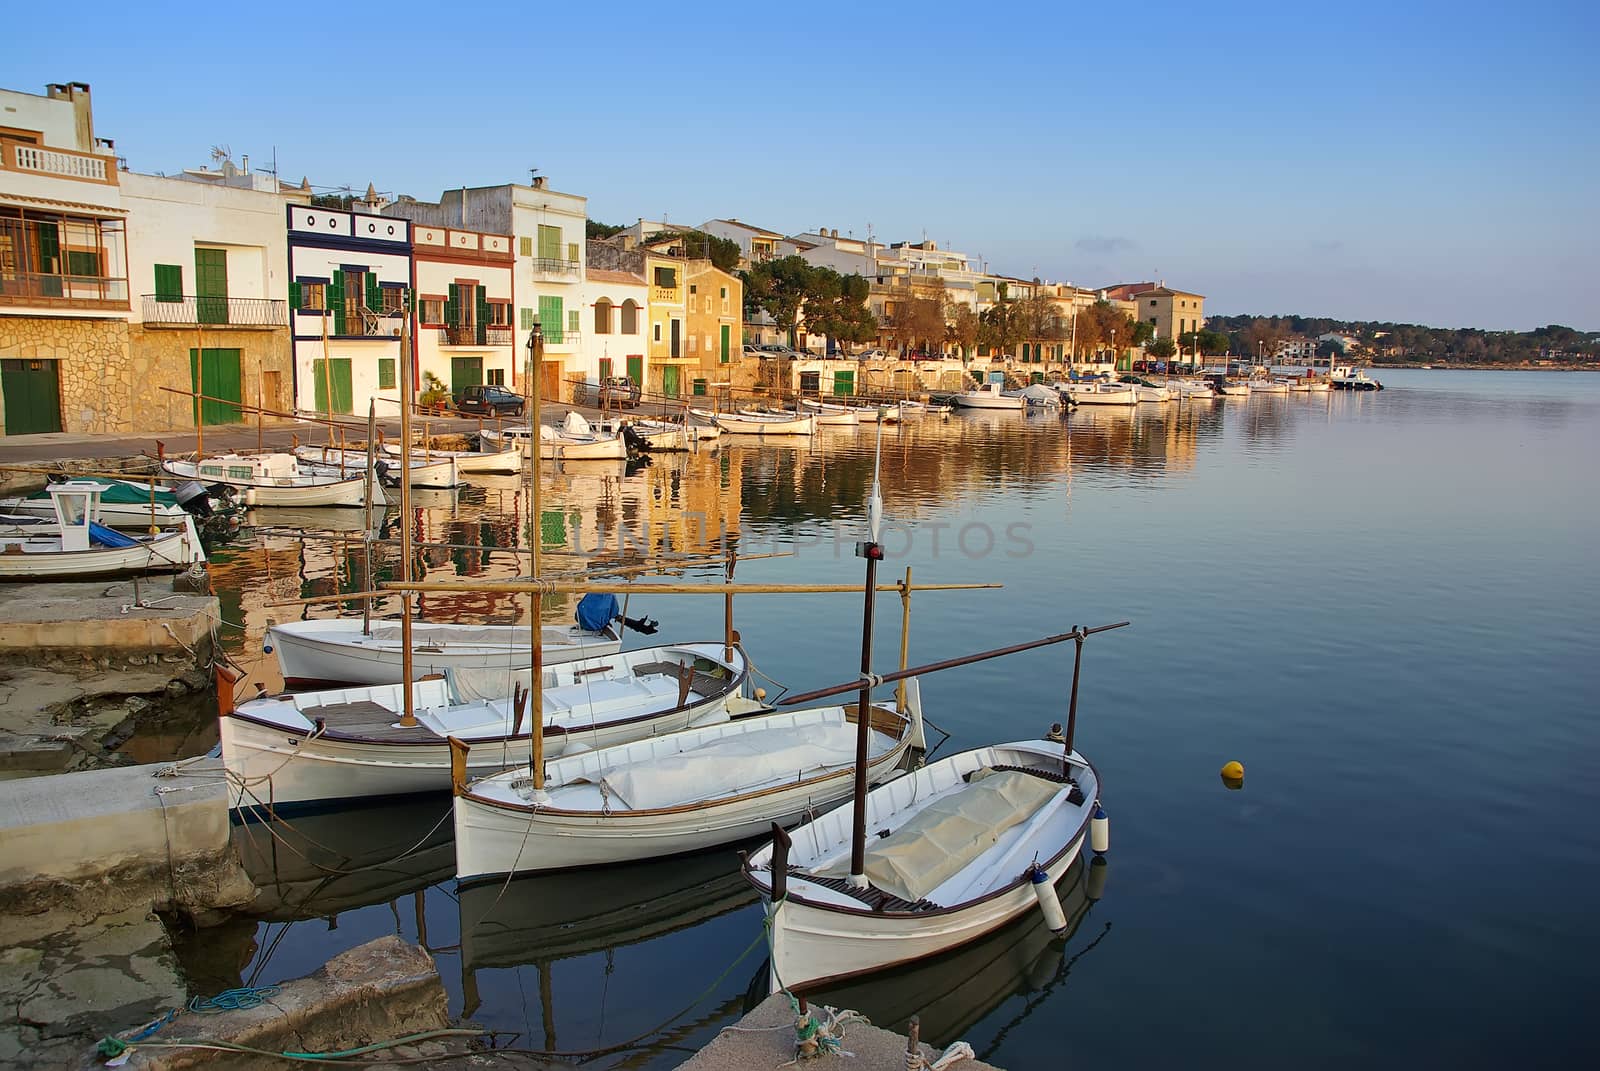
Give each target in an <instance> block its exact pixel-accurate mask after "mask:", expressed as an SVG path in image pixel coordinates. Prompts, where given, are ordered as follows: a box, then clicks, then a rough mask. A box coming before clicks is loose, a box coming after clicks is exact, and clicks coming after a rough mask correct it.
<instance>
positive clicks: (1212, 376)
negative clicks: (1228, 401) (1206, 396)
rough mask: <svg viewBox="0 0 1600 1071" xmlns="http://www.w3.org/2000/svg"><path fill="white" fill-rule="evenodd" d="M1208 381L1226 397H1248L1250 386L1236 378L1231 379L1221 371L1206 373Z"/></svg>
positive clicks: (1218, 392) (1217, 391)
mask: <svg viewBox="0 0 1600 1071" xmlns="http://www.w3.org/2000/svg"><path fill="white" fill-rule="evenodd" d="M1206 382H1208V383H1210V384H1211V389H1212V390H1213V391H1215V392H1216V393H1217V394H1218V395H1219V396H1221V397H1224V398H1248V397H1249V396H1250V388H1249V387H1248V386H1246V385H1245V384H1244V383H1242V382H1240V381H1239V380H1236V379H1229V378H1228V377H1227V376H1226V375H1224V374H1223V373H1221V372H1211V373H1208V374H1207V375H1206Z"/></svg>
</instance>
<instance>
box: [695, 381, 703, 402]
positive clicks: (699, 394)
mask: <svg viewBox="0 0 1600 1071" xmlns="http://www.w3.org/2000/svg"><path fill="white" fill-rule="evenodd" d="M694 396H695V397H696V398H704V397H705V396H706V381H705V380H703V379H697V380H695V381H694Z"/></svg>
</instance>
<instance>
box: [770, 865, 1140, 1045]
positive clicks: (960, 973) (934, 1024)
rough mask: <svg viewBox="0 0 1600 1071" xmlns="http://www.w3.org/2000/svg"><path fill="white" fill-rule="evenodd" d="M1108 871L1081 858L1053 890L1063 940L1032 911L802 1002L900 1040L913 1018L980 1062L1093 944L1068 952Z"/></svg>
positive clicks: (933, 1040)
mask: <svg viewBox="0 0 1600 1071" xmlns="http://www.w3.org/2000/svg"><path fill="white" fill-rule="evenodd" d="M1109 870H1110V867H1109V866H1108V865H1107V863H1106V860H1105V858H1104V857H1103V856H1100V857H1095V858H1093V859H1091V860H1089V861H1087V862H1085V860H1084V859H1083V858H1082V856H1080V857H1079V858H1078V859H1077V860H1076V861H1074V862H1073V864H1072V866H1070V867H1069V868H1067V872H1066V874H1064V875H1062V878H1061V881H1060V882H1058V883H1057V885H1056V893H1057V895H1058V896H1060V898H1061V907H1062V910H1063V911H1065V912H1066V916H1067V928H1066V929H1065V930H1064V931H1062V932H1061V933H1060V934H1054V933H1051V932H1050V930H1049V928H1048V927H1047V926H1046V925H1045V921H1044V916H1043V915H1042V914H1041V913H1039V912H1031V913H1030V914H1028V915H1026V916H1024V917H1023V918H1021V919H1019V920H1017V921H1016V922H1015V923H1014V924H1012V925H1010V926H1004V927H1002V928H1000V929H999V930H996V931H995V932H994V933H992V934H990V935H988V936H987V937H984V938H983V939H982V940H979V941H974V942H973V943H972V944H969V945H966V946H964V947H962V948H959V949H956V950H954V951H952V952H949V953H946V954H945V955H943V956H940V957H938V958H936V959H931V960H925V961H923V962H921V963H919V964H917V965H916V966H912V967H905V968H900V969H896V970H890V971H883V972H880V973H878V974H873V975H870V976H867V977H865V978H862V979H859V980H857V981H853V982H848V983H845V984H842V985H838V986H832V987H828V988H824V989H818V990H817V991H815V992H810V993H807V994H806V995H807V997H808V998H809V999H811V1001H812V1002H813V1003H817V1004H825V1005H828V1006H829V1007H834V1008H850V1009H853V1010H855V1011H858V1012H860V1013H861V1014H863V1015H865V1016H866V1017H867V1018H868V1019H870V1020H871V1021H872V1023H873V1025H875V1026H881V1027H883V1028H884V1029H886V1030H894V1031H898V1032H900V1033H905V1031H906V1029H907V1021H908V1020H909V1019H910V1018H911V1017H912V1016H913V1015H915V1016H917V1017H918V1018H919V1019H920V1020H921V1024H922V1040H923V1041H926V1042H928V1043H929V1044H931V1045H935V1046H937V1047H940V1048H943V1047H944V1046H946V1045H948V1044H950V1043H951V1042H954V1041H961V1040H965V1041H967V1042H969V1043H971V1045H972V1047H973V1048H974V1049H976V1050H977V1053H978V1058H979V1059H980V1060H981V1059H987V1058H988V1057H987V1055H986V1053H985V1049H984V1046H985V1045H986V1044H987V1045H989V1046H990V1047H993V1045H995V1044H997V1043H998V1042H999V1041H1000V1040H1001V1039H1003V1037H1004V1036H1005V1034H1006V1033H1007V1032H1008V1031H1009V1030H1010V1029H1011V1027H1013V1026H1015V1025H1016V1023H1017V1022H1020V1021H1021V1020H1022V1019H1025V1018H1026V1017H1027V1016H1028V1015H1030V1014H1031V1013H1032V1012H1033V1010H1034V1008H1035V1007H1037V1006H1038V1005H1039V1004H1041V1003H1043V1001H1044V1000H1046V999H1047V998H1048V997H1049V996H1050V994H1051V993H1053V992H1054V991H1055V990H1056V989H1058V988H1059V987H1060V986H1061V985H1062V984H1063V983H1065V981H1066V979H1067V975H1068V973H1069V972H1070V970H1071V968H1072V964H1073V961H1074V960H1076V959H1077V957H1078V956H1080V955H1082V954H1083V953H1084V952H1085V951H1087V949H1088V948H1089V947H1092V944H1093V943H1094V942H1098V940H1099V936H1100V935H1099V934H1098V933H1096V934H1092V935H1090V936H1091V938H1092V940H1091V942H1090V943H1089V944H1086V945H1085V946H1083V947H1078V948H1071V949H1069V945H1070V944H1071V943H1072V939H1073V937H1074V936H1075V935H1076V934H1077V932H1078V929H1079V927H1080V926H1081V925H1082V924H1083V922H1084V920H1085V919H1086V918H1087V917H1088V914H1089V910H1090V908H1091V907H1093V906H1094V903H1095V901H1096V900H1098V899H1100V895H1101V893H1102V892H1103V891H1104V888H1105V882H1106V877H1107V875H1108V873H1109ZM762 969H763V970H765V969H766V968H765V967H763V968H762ZM752 990H753V993H752V995H753V996H754V997H755V999H756V1000H757V1001H759V1000H760V999H761V998H763V997H765V996H766V977H765V976H764V975H763V976H762V977H761V978H760V979H759V980H758V983H757V984H753V985H752ZM755 990H759V992H754V991H755ZM1014 996H1023V997H1026V1000H1025V1001H1024V1002H1023V1004H1022V1005H1021V1006H1020V1007H1019V1008H1018V1009H1017V1010H1016V1013H1015V1015H1014V1016H1012V1017H1011V1018H1010V1020H1009V1021H1006V1022H1001V1023H997V1024H996V1025H995V1028H994V1029H993V1030H992V1032H991V1031H990V1030H988V1029H986V1030H985V1031H984V1036H982V1037H974V1036H972V1035H971V1034H970V1033H969V1032H970V1031H971V1030H972V1029H973V1027H974V1026H976V1025H978V1024H979V1023H980V1022H982V1021H983V1020H984V1019H985V1018H986V1017H987V1016H989V1015H990V1014H992V1013H993V1012H995V1011H996V1010H997V1009H998V1008H999V1007H1000V1006H1001V1005H1002V1004H1003V1003H1005V1002H1006V1001H1007V1000H1009V999H1011V998H1012V997H1014Z"/></svg>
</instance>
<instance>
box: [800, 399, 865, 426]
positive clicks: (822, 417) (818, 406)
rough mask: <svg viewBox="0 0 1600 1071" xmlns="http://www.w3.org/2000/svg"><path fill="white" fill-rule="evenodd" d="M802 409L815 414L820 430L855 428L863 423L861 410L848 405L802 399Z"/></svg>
mask: <svg viewBox="0 0 1600 1071" xmlns="http://www.w3.org/2000/svg"><path fill="white" fill-rule="evenodd" d="M800 408H802V409H805V410H808V411H810V412H812V413H815V414H816V416H817V426H818V427H819V428H853V427H855V426H856V425H857V424H859V423H861V413H860V411H859V410H857V409H855V408H853V407H851V406H847V405H833V404H830V403H828V402H819V401H817V400H816V399H815V398H802V399H801V400H800Z"/></svg>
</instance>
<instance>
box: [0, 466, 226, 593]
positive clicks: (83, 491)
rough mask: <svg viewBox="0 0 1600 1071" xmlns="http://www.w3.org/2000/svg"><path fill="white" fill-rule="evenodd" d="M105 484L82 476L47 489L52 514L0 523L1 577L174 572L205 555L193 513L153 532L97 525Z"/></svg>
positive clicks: (9, 578)
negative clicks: (52, 516)
mask: <svg viewBox="0 0 1600 1071" xmlns="http://www.w3.org/2000/svg"><path fill="white" fill-rule="evenodd" d="M104 486H105V485H104V484H97V483H92V482H89V481H86V480H74V481H70V482H67V483H58V484H55V485H54V486H52V487H51V488H50V489H49V492H50V499H51V505H52V507H53V509H54V512H55V515H56V519H55V521H53V522H52V521H49V520H46V519H44V518H43V517H35V516H31V515H29V516H23V517H19V518H17V519H16V521H15V522H13V523H11V524H6V525H3V526H0V579H3V580H47V579H56V578H59V577H89V576H114V575H116V574H118V573H136V572H172V571H175V570H182V569H187V568H188V567H189V566H190V565H193V564H195V563H197V562H203V561H205V560H206V554H205V550H204V549H203V548H202V547H201V545H200V534H199V532H197V531H196V530H195V526H194V519H193V518H191V517H190V516H188V515H187V514H185V515H184V517H183V523H182V525H180V526H178V527H176V528H164V529H158V530H157V531H156V532H155V533H152V534H144V535H130V534H127V533H124V532H118V531H115V530H113V529H111V528H106V527H103V526H102V525H100V524H99V523H98V522H97V521H96V520H95V518H96V516H97V512H96V511H97V509H98V499H99V497H100V494H101V491H102V490H103V488H104Z"/></svg>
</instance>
